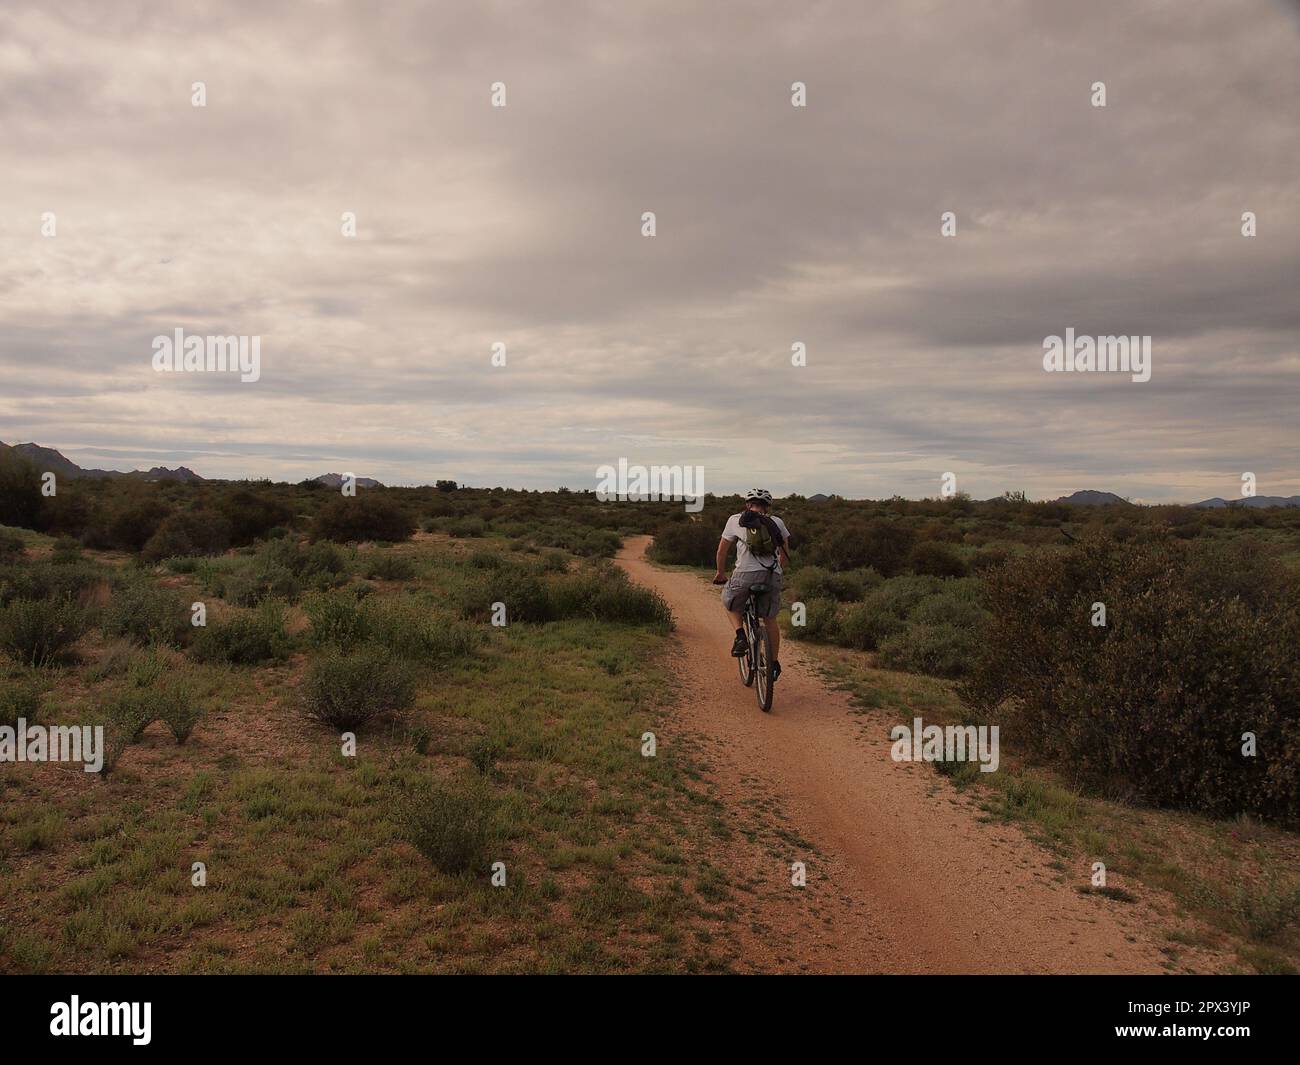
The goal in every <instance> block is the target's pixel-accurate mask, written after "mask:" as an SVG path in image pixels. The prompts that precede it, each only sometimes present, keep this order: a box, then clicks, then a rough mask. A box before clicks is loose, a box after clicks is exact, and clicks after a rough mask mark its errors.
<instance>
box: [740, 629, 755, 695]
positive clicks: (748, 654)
mask: <svg viewBox="0 0 1300 1065" xmlns="http://www.w3.org/2000/svg"><path fill="white" fill-rule="evenodd" d="M753 629H754V627H753V623H752V621H751V619H750V618H749V617H748V616H746V617H745V642H746V644H748V647H747V649H746V651H745V653H744V654H743V655H741V656H740V657H739V658H737V659H736V665H738V666H739V667H740V683H741V684H743V685H744V686H745V687H746V688H748V687H749V686H750V685H751V684H753V683H754V631H753Z"/></svg>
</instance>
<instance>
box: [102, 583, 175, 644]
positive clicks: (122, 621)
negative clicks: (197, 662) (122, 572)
mask: <svg viewBox="0 0 1300 1065" xmlns="http://www.w3.org/2000/svg"><path fill="white" fill-rule="evenodd" d="M101 627H102V631H103V633H104V636H105V637H107V638H109V639H113V638H116V637H123V638H126V639H129V640H133V641H134V642H135V643H139V644H151V643H161V644H166V645H168V646H170V647H180V646H182V645H184V643H185V641H186V640H188V639H189V637H190V633H191V629H192V626H191V624H190V608H189V604H187V603H185V602H184V601H183V600H181V599H180V598H179V597H178V596H177V595H176V594H175V593H174V592H171V591H168V590H167V589H165V588H159V587H158V586H157V585H155V584H153V583H151V582H149V581H146V580H139V581H135V582H133V583H129V584H125V585H123V586H122V587H119V588H117V589H116V590H115V591H114V592H113V596H112V598H111V599H110V600H109V601H108V605H107V606H106V607H105V608H104V611H103V616H102V622H101Z"/></svg>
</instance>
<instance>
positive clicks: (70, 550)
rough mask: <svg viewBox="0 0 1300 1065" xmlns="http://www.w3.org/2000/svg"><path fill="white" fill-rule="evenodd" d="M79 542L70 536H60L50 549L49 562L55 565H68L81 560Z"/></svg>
mask: <svg viewBox="0 0 1300 1065" xmlns="http://www.w3.org/2000/svg"><path fill="white" fill-rule="evenodd" d="M81 561H82V554H81V544H79V543H77V541H76V540H74V539H73V538H72V537H71V536H60V537H59V538H58V539H57V540H55V541H54V546H53V547H52V548H51V549H50V562H52V563H53V564H54V565H56V566H70V565H72V564H73V563H76V562H81Z"/></svg>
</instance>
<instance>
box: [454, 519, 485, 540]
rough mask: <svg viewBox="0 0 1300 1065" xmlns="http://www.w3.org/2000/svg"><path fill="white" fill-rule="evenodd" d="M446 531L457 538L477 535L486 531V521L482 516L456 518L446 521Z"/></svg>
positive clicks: (481, 534) (461, 538)
mask: <svg viewBox="0 0 1300 1065" xmlns="http://www.w3.org/2000/svg"><path fill="white" fill-rule="evenodd" d="M447 532H448V534H449V535H451V536H453V537H455V538H456V539H458V540H464V539H467V538H469V537H479V536H483V535H485V534H486V533H487V523H486V522H484V521H483V519H482V518H457V519H455V520H454V521H449V522H447Z"/></svg>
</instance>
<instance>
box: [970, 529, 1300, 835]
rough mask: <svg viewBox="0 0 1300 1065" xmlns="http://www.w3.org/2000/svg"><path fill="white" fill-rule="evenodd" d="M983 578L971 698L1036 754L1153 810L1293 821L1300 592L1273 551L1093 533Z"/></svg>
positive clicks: (1299, 745)
mask: <svg viewBox="0 0 1300 1065" xmlns="http://www.w3.org/2000/svg"><path fill="white" fill-rule="evenodd" d="M985 584H986V588H987V602H986V606H987V608H988V610H989V612H990V614H989V619H988V622H987V624H986V625H985V626H984V628H983V631H982V632H981V634H980V638H981V649H980V653H979V654H978V656H977V659H976V662H975V668H974V670H973V673H972V676H971V678H970V680H969V681H968V682H967V683H966V684H965V685H963V687H962V689H961V694H962V698H963V699H964V700H965V701H966V702H967V703H968V705H970V706H971V707H972V708H973V709H975V710H976V711H977V712H979V713H981V714H984V715H988V714H992V713H994V712H1001V713H1003V714H1004V715H1005V716H1006V717H1007V719H1008V721H1009V723H1010V724H1011V726H1012V727H1013V728H1014V731H1015V735H1016V736H1017V737H1019V742H1022V743H1023V744H1024V745H1025V746H1026V747H1027V748H1028V749H1029V750H1030V751H1031V752H1033V753H1035V754H1037V755H1038V756H1039V757H1041V758H1042V759H1044V760H1046V761H1049V762H1052V763H1055V764H1057V765H1059V766H1061V767H1063V768H1064V769H1065V770H1066V771H1067V772H1068V773H1069V774H1070V775H1071V776H1073V777H1074V778H1075V779H1076V780H1078V781H1079V782H1081V783H1083V784H1085V785H1087V786H1090V787H1093V788H1096V789H1099V790H1102V791H1104V792H1107V793H1119V794H1125V795H1130V796H1132V797H1135V798H1136V799H1138V800H1140V801H1144V802H1148V803H1151V804H1153V805H1167V806H1176V807H1182V808H1187V809H1194V810H1199V811H1203V812H1205V813H1210V814H1216V815H1230V814H1237V813H1253V814H1258V815H1261V816H1272V817H1279V818H1284V819H1287V820H1294V819H1295V818H1296V817H1297V816H1300V769H1298V768H1297V767H1300V656H1297V655H1296V653H1295V648H1296V647H1297V646H1300V587H1297V578H1296V576H1295V575H1294V574H1293V573H1291V572H1289V571H1288V570H1287V569H1286V567H1285V566H1284V565H1282V564H1281V563H1280V562H1278V561H1277V560H1276V559H1275V558H1273V557H1271V556H1270V555H1268V554H1267V553H1266V552H1264V551H1261V550H1259V549H1258V548H1257V547H1253V546H1248V545H1241V544H1229V545H1218V544H1214V543H1210V542H1207V541H1205V540H1190V541H1186V542H1184V541H1180V540H1179V539H1177V538H1175V537H1173V536H1165V537H1163V538H1158V539H1154V540H1152V541H1150V542H1143V543H1137V544H1135V543H1129V544H1123V545H1121V544H1117V543H1116V542H1115V541H1114V540H1111V539H1109V538H1101V537H1097V538H1091V539H1089V540H1087V541H1085V542H1084V543H1081V544H1079V545H1077V546H1075V547H1072V548H1070V549H1067V550H1065V551H1062V552H1053V553H1042V554H1035V555H1029V556H1025V557H1022V558H1017V559H1015V560H1013V561H1011V562H1009V563H1008V564H1007V565H1006V566H1005V567H1003V568H1002V569H1000V570H996V571H993V572H992V573H990V574H989V575H988V576H987V577H986V578H985ZM1094 603H1103V604H1105V608H1106V624H1105V625H1104V626H1096V625H1093V624H1092V623H1091V622H1092V618H1093V615H1094V607H1093V604H1094ZM1245 733H1251V734H1252V735H1253V736H1254V737H1255V744H1256V753H1255V755H1254V756H1253V757H1246V756H1243V752H1242V746H1243V734H1245Z"/></svg>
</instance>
